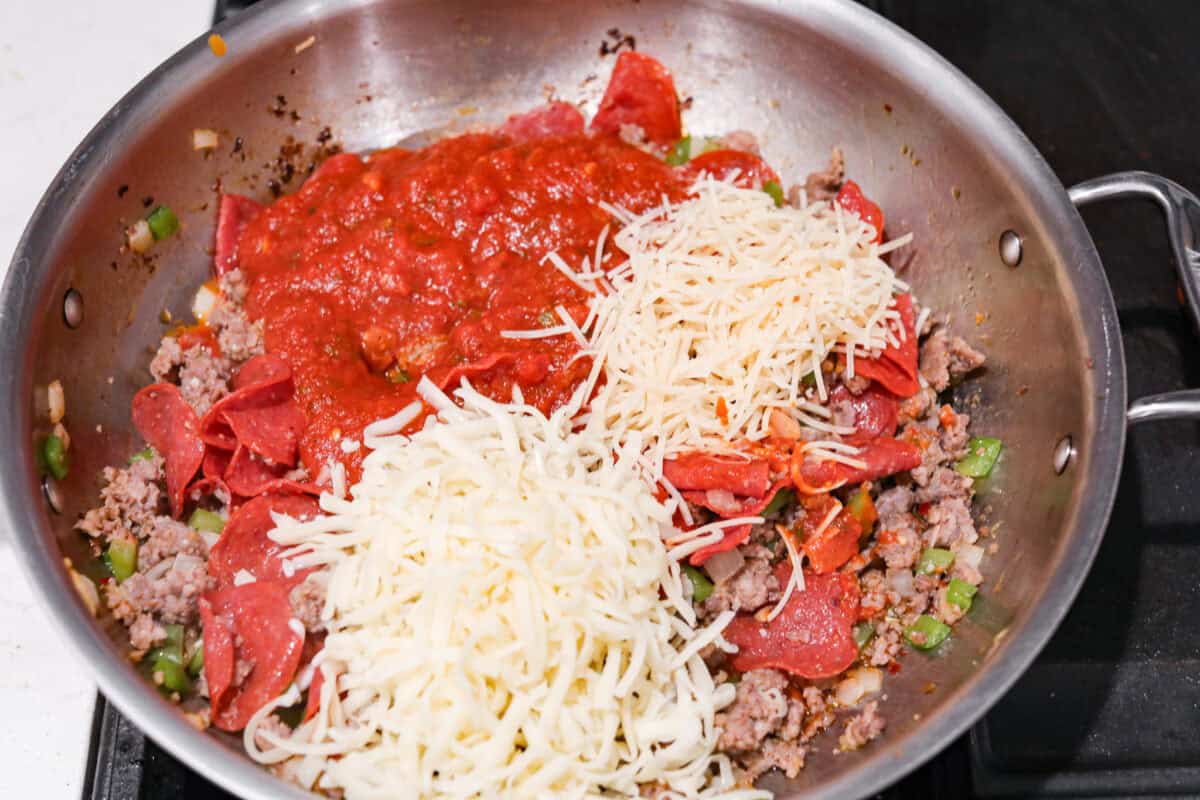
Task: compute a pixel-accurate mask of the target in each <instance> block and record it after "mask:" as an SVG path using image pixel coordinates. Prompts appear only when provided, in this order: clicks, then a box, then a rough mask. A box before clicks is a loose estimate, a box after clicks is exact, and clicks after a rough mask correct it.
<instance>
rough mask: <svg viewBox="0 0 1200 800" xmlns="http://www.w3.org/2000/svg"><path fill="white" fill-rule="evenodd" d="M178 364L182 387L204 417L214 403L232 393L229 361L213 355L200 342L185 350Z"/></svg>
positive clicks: (198, 412) (180, 386) (187, 399)
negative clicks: (230, 390) (230, 389)
mask: <svg viewBox="0 0 1200 800" xmlns="http://www.w3.org/2000/svg"><path fill="white" fill-rule="evenodd" d="M182 357H183V360H182V362H181V363H180V367H179V378H178V382H179V390H180V391H181V392H182V393H183V399H184V400H186V401H187V402H188V405H190V406H191V407H192V408H193V409H195V411H196V413H197V414H198V415H200V416H204V414H205V412H207V411H208V410H209V409H210V408H212V406H213V403H215V402H217V401H218V400H220V399H221V398H222V397H224V396H225V395H227V394H229V378H230V377H231V374H230V372H229V360H228V359H226V358H221V357H218V356H214V355H213V354H212V352H211V351H210V350H209V349H208V348H207V347H203V346H201V345H196V346H194V347H189V348H188V349H187V350H184V351H183V354H182Z"/></svg>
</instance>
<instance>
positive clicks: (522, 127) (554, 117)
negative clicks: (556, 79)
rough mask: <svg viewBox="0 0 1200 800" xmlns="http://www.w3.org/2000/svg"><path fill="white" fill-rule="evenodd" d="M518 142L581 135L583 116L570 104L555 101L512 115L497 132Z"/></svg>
mask: <svg viewBox="0 0 1200 800" xmlns="http://www.w3.org/2000/svg"><path fill="white" fill-rule="evenodd" d="M497 132H498V133H500V134H501V135H503V136H508V137H510V138H512V139H514V140H515V141H518V142H529V141H533V140H534V139H545V138H546V137H547V136H570V135H571V134H576V133H583V114H581V113H579V109H578V108H576V107H575V106H573V105H571V104H570V103H564V102H562V101H561V100H555V101H554V102H552V103H547V104H546V105H544V106H542V107H541V108H535V109H534V110H533V111H526V112H525V113H524V114H514V115H513V116H511V117H509V118H508V121H507V122H505V123H504V124H503V125H501V126H500V129H499V130H498V131H497Z"/></svg>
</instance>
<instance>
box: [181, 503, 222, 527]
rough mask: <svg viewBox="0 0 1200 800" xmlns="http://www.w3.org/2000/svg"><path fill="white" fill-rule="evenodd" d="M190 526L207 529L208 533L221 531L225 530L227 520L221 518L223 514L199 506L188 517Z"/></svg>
mask: <svg viewBox="0 0 1200 800" xmlns="http://www.w3.org/2000/svg"><path fill="white" fill-rule="evenodd" d="M188 527H191V528H195V529H196V530H198V531H207V532H208V533H220V532H221V531H223V530H225V520H223V519H221V515H220V514H218V513H216V512H215V511H209V510H208V509H205V508H197V509H196V510H195V511H193V512H192V515H191V516H190V517H188Z"/></svg>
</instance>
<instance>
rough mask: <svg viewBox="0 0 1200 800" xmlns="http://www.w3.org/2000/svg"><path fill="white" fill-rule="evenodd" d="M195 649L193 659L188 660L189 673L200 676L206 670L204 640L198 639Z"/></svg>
mask: <svg viewBox="0 0 1200 800" xmlns="http://www.w3.org/2000/svg"><path fill="white" fill-rule="evenodd" d="M193 648H194V649H193V650H192V657H191V658H189V659H188V664H187V671H188V672H189V673H190V674H191V675H199V674H200V673H201V672H202V671H203V670H204V639H197V640H196V644H195V645H193Z"/></svg>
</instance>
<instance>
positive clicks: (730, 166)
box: [679, 150, 779, 189]
mask: <svg viewBox="0 0 1200 800" xmlns="http://www.w3.org/2000/svg"><path fill="white" fill-rule="evenodd" d="M705 173H707V174H709V175H712V176H713V177H714V178H716V179H717V180H719V181H723V180H725V179H726V178H729V177H730V176H731V175H733V174H735V173H736V174H737V179H736V180H735V181H734V183H735V184H736V185H738V186H741V187H742V188H745V189H759V188H761V187H762V185H763V184H764V183H766V182H767V181H775V182H776V183H778V182H779V176H778V175H776V174H775V170H773V169H771V168H770V167H769V166H767V162H765V161H763V160H762V159H761V158H759V157H758V156H756V155H754V153H747V152H746V151H744V150H713V151H711V152H708V153H701V154H700V155H698V156H696V157H695V158H693V159H692V160H691V161H689V162H687V163H686V164H684V165H683V166H682V167H680V168H679V174H680V175H681V176H682V177H683V178H684V180H685V181H686V182H687V183H691V182H692V181H694V180H696V178H699V177H700V175H701V174H705Z"/></svg>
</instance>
